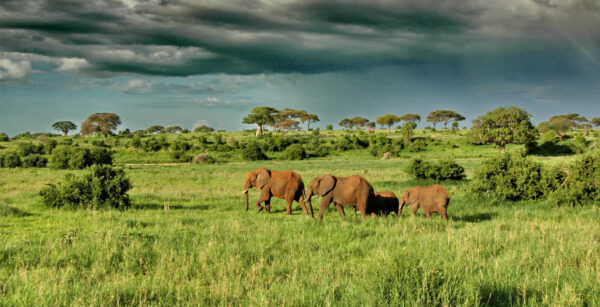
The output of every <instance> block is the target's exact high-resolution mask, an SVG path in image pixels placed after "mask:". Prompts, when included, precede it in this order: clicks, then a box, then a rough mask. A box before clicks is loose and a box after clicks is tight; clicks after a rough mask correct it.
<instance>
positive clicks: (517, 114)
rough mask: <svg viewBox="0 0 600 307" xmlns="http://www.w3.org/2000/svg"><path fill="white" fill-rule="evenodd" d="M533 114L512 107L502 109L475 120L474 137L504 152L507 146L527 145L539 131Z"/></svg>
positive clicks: (472, 130) (472, 129) (472, 131)
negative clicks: (531, 118)
mask: <svg viewBox="0 0 600 307" xmlns="http://www.w3.org/2000/svg"><path fill="white" fill-rule="evenodd" d="M530 117H531V114H529V113H527V111H525V110H523V109H521V108H518V107H515V106H511V107H500V108H497V109H495V110H493V111H490V112H488V113H487V114H485V115H481V116H479V117H477V119H475V120H473V127H472V128H471V133H472V137H473V138H475V139H476V140H477V141H478V142H481V143H484V144H494V145H496V146H498V147H499V148H500V151H501V152H504V151H505V149H506V145H507V144H525V143H528V142H531V141H533V140H535V138H536V137H537V135H538V132H537V130H536V129H535V127H534V126H533V124H531V121H530V119H529V118H530Z"/></svg>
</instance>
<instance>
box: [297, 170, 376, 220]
mask: <svg viewBox="0 0 600 307" xmlns="http://www.w3.org/2000/svg"><path fill="white" fill-rule="evenodd" d="M315 194H316V195H319V196H321V197H322V198H323V199H322V200H321V205H320V206H319V215H318V217H317V219H318V220H319V221H320V220H322V219H323V213H324V212H325V209H327V207H329V205H330V204H331V202H333V203H335V207H336V208H337V210H338V213H339V214H340V217H344V216H345V214H344V208H342V206H355V207H356V209H358V210H359V211H360V213H361V215H362V217H363V218H364V217H365V215H366V213H367V203H368V202H369V199H371V198H372V197H373V195H374V194H373V186H371V184H370V183H369V182H368V181H367V180H366V179H365V178H363V177H361V176H349V177H335V176H332V175H322V176H319V177H315V178H313V179H311V181H310V183H309V185H308V189H307V192H306V199H307V200H308V206H309V207H311V206H312V203H311V198H312V196H313V195H315Z"/></svg>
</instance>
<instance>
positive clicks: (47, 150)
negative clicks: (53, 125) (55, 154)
mask: <svg viewBox="0 0 600 307" xmlns="http://www.w3.org/2000/svg"><path fill="white" fill-rule="evenodd" d="M57 145H58V142H57V141H56V140H53V139H49V140H48V141H47V142H46V144H44V152H45V153H46V154H47V155H49V154H52V151H53V150H54V148H56V146H57Z"/></svg>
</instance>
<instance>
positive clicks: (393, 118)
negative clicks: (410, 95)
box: [375, 114, 400, 131]
mask: <svg viewBox="0 0 600 307" xmlns="http://www.w3.org/2000/svg"><path fill="white" fill-rule="evenodd" d="M399 121H400V117H398V116H397V115H394V114H386V115H383V116H378V117H377V118H376V119H375V122H377V124H379V125H381V129H383V126H388V131H391V129H392V125H394V124H395V123H397V122H399Z"/></svg>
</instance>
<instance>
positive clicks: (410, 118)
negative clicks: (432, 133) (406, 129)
mask: <svg viewBox="0 0 600 307" xmlns="http://www.w3.org/2000/svg"><path fill="white" fill-rule="evenodd" d="M400 121H403V122H405V123H407V122H413V123H416V122H418V121H421V116H420V115H419V114H412V113H406V114H404V115H402V116H400Z"/></svg>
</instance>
